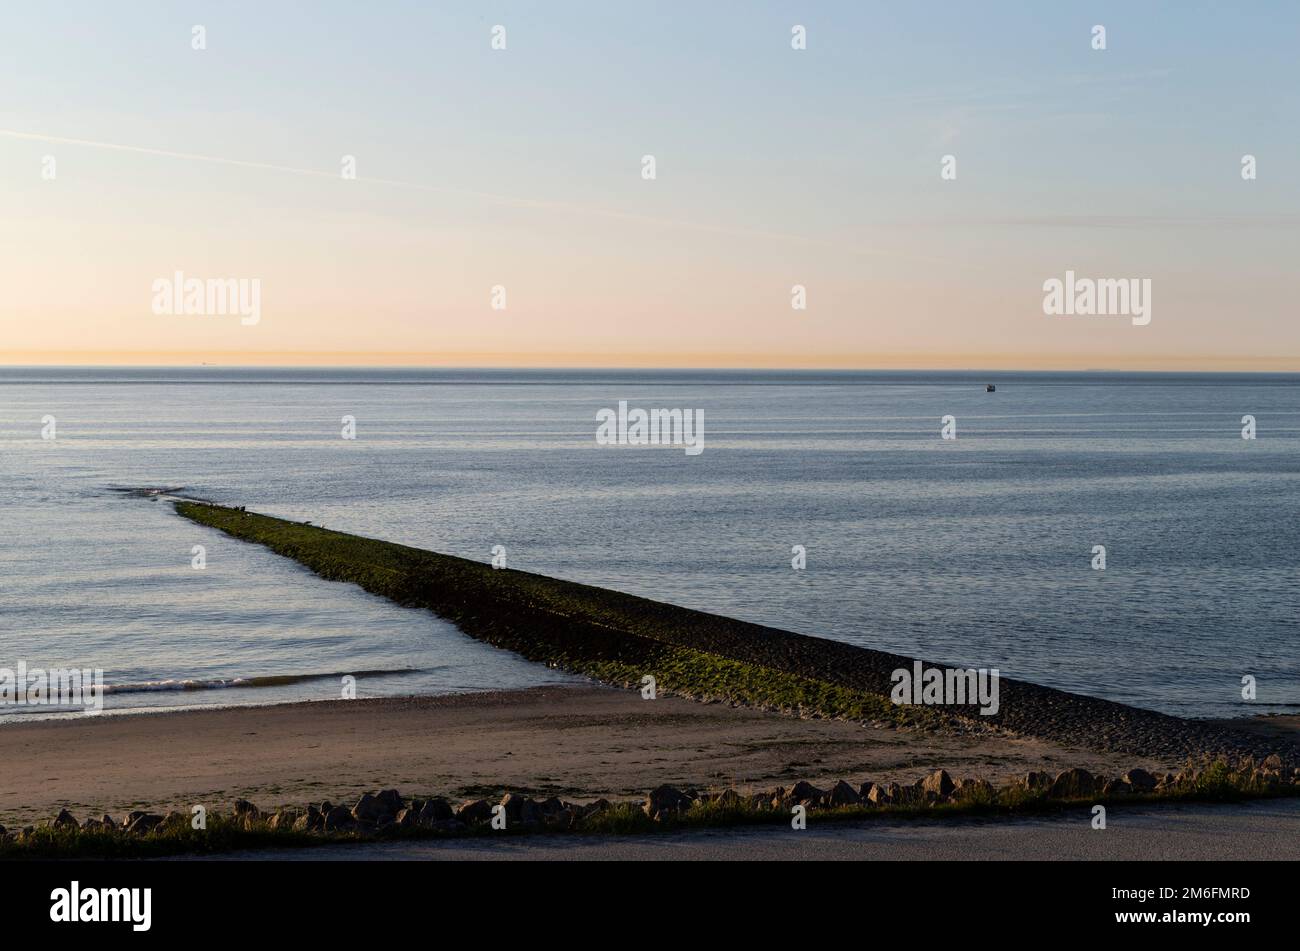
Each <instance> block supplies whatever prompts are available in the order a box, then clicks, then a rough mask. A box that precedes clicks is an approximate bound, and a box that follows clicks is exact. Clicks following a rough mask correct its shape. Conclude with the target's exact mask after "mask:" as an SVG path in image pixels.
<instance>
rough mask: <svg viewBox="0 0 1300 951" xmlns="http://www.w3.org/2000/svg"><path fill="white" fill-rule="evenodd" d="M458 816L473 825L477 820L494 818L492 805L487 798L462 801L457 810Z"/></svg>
mask: <svg viewBox="0 0 1300 951" xmlns="http://www.w3.org/2000/svg"><path fill="white" fill-rule="evenodd" d="M456 818H457V819H459V820H460V821H461V822H463V823H464V824H465V825H471V826H472V825H474V824H475V823H477V822H487V821H488V820H489V819H491V818H492V806H491V804H489V803H488V801H487V800H486V799H471V800H469V801H468V802H464V803H461V806H460V808H459V809H457V810H456Z"/></svg>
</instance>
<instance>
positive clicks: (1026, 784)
mask: <svg viewBox="0 0 1300 951" xmlns="http://www.w3.org/2000/svg"><path fill="white" fill-rule="evenodd" d="M1020 787H1021V788H1022V789H1027V790H1029V791H1030V792H1046V791H1047V790H1049V789H1051V788H1052V777H1051V776H1049V775H1047V774H1046V773H1040V772H1038V771H1037V770H1030V771H1029V772H1028V773H1025V775H1024V777H1023V778H1022V779H1021V780H1020Z"/></svg>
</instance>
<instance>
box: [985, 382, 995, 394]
mask: <svg viewBox="0 0 1300 951" xmlns="http://www.w3.org/2000/svg"><path fill="white" fill-rule="evenodd" d="M997 391H998V388H997V387H996V386H994V385H993V384H992V383H985V384H984V392H985V393H996V392H997Z"/></svg>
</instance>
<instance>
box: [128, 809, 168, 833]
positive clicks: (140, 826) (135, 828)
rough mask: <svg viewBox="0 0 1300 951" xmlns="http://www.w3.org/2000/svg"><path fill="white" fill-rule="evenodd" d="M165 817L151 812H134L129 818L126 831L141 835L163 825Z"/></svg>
mask: <svg viewBox="0 0 1300 951" xmlns="http://www.w3.org/2000/svg"><path fill="white" fill-rule="evenodd" d="M162 821H163V817H162V816H159V815H155V814H154V813H151V812H133V813H131V815H130V816H128V817H127V824H126V831H127V832H134V833H137V834H140V835H143V834H144V833H146V832H148V831H149V830H150V829H156V828H157V827H158V826H160V825H162Z"/></svg>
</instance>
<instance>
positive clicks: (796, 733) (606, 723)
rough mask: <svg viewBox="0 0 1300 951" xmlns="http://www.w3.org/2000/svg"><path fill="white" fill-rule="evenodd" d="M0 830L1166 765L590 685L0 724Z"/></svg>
mask: <svg viewBox="0 0 1300 951" xmlns="http://www.w3.org/2000/svg"><path fill="white" fill-rule="evenodd" d="M0 756H2V757H3V759H4V762H5V764H6V769H5V772H4V777H3V779H2V780H0V823H3V824H5V825H7V826H10V827H13V826H15V825H21V824H22V823H26V822H36V821H38V820H41V819H47V818H49V817H50V816H52V815H54V814H55V813H57V812H58V810H59V809H60V808H64V807H66V808H68V809H71V810H72V811H73V812H75V813H77V814H78V815H82V816H84V815H88V814H93V815H98V814H100V813H103V812H109V813H112V814H114V815H120V814H121V813H123V812H125V811H127V810H129V809H136V808H149V809H154V810H164V811H165V810H166V809H169V808H176V809H186V810H188V808H189V807H190V806H192V805H194V804H206V805H207V806H208V807H209V808H220V809H228V808H229V807H230V804H231V802H233V800H234V799H236V798H237V797H244V798H247V799H250V800H252V801H253V802H255V803H256V804H257V805H258V806H260V807H263V808H272V807H276V806H279V805H284V804H292V803H298V804H301V803H303V802H307V801H320V800H322V799H333V800H335V801H339V800H349V799H354V798H355V797H356V796H357V795H359V794H360V793H362V792H365V791H367V790H375V789H380V788H387V787H396V788H398V789H399V790H401V791H402V792H403V793H404V794H411V795H419V794H440V795H444V796H449V797H457V796H470V795H488V794H499V793H500V792H502V791H503V790H506V789H510V790H515V791H524V792H528V793H529V794H547V795H549V794H555V795H560V796H563V797H565V798H568V799H571V800H576V801H580V800H587V799H595V798H598V797H601V796H604V797H609V798H614V797H629V796H632V797H635V796H641V795H644V793H645V792H646V791H647V790H648V789H650V788H652V787H654V786H657V785H659V784H660V783H670V784H674V785H679V786H682V787H691V786H694V787H698V788H701V789H705V788H719V787H726V786H733V787H736V788H738V789H742V790H743V789H745V788H748V787H751V786H753V787H764V786H767V787H770V786H774V785H778V784H782V783H785V784H787V785H788V784H789V783H791V782H792V781H796V780H800V779H804V780H809V781H811V782H821V781H833V780H837V779H847V780H849V781H851V782H855V783H856V782H861V781H863V780H867V779H870V780H872V781H897V782H900V783H901V782H913V781H915V780H917V779H919V778H921V777H922V776H924V775H925V774H927V773H928V772H930V771H932V770H934V769H936V768H943V769H947V770H948V771H949V772H951V773H952V774H953V775H954V776H956V777H961V776H975V777H981V778H984V779H988V780H989V781H991V782H994V783H996V782H998V781H999V780H1004V779H1009V778H1011V777H1014V776H1017V775H1022V774H1024V773H1025V772H1026V771H1028V770H1045V771H1049V772H1055V771H1058V770H1061V769H1065V768H1068V767H1072V766H1082V767H1084V768H1086V769H1089V770H1092V771H1095V772H1101V773H1109V774H1118V773H1122V772H1123V771H1124V770H1126V769H1129V768H1131V767H1134V766H1143V767H1145V768H1148V769H1152V770H1153V771H1154V770H1156V769H1164V768H1176V767H1177V766H1178V765H1179V764H1177V763H1162V762H1158V761H1152V760H1142V759H1136V758H1133V757H1130V756H1126V755H1122V754H1109V753H1106V754H1103V753H1097V752H1092V751H1085V750H1080V749H1071V748H1069V747H1066V746H1061V745H1056V744H1052V743H1049V742H1047V741H1044V740H1040V739H1032V738H1014V737H1007V736H998V735H965V736H963V735H944V734H935V733H928V732H921V731H914V730H906V729H895V728H891V727H866V726H862V725H860V724H858V723H853V722H848V721H842V720H826V719H799V718H796V717H791V716H783V715H779V714H774V713H765V712H762V711H758V710H753V709H748V708H743V707H732V706H729V705H725V704H721V703H713V704H706V703H697V702H693V701H689V700H683V699H677V698H671V697H660V698H659V699H657V700H653V701H646V700H642V699H641V696H640V694H639V693H638V692H636V691H631V690H618V689H613V688H605V687H580V688H565V687H554V688H539V689H532V690H521V691H514V692H501V693H480V694H463V695H459V696H451V697H412V698H396V699H376V700H353V701H327V702H317V703H299V704H285V705H279V706H268V707H236V708H227V709H219V710H195V711H179V712H167V713H150V714H138V715H123V716H105V717H99V718H87V719H77V720H47V721H39V722H30V723H15V724H8V725H5V726H3V727H0Z"/></svg>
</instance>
